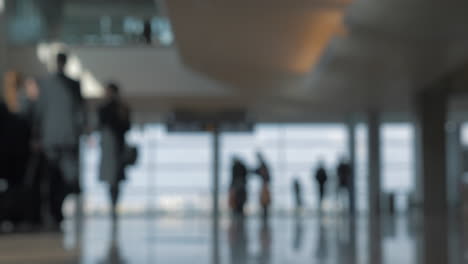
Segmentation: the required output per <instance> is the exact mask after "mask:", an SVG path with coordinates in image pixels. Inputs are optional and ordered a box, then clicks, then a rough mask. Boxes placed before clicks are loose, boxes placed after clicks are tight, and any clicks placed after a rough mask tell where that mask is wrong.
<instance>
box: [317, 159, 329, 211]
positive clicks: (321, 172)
mask: <svg viewBox="0 0 468 264" xmlns="http://www.w3.org/2000/svg"><path fill="white" fill-rule="evenodd" d="M327 180H328V175H327V171H326V170H325V165H324V162H323V161H320V162H319V165H318V167H317V169H316V171H315V181H316V182H317V185H318V191H319V206H318V207H319V211H320V212H321V211H322V210H323V198H324V197H325V185H326V183H327Z"/></svg>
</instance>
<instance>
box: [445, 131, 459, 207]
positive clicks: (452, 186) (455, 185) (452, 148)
mask: <svg viewBox="0 0 468 264" xmlns="http://www.w3.org/2000/svg"><path fill="white" fill-rule="evenodd" d="M446 132H447V136H446V138H447V178H448V179H447V180H448V182H447V195H448V197H447V199H448V203H449V207H450V208H451V209H456V208H457V207H458V206H459V205H460V181H461V177H462V175H463V167H462V164H463V161H462V157H463V148H462V142H461V125H460V124H459V123H458V122H450V123H449V124H448V125H447V126H446Z"/></svg>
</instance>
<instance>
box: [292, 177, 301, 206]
mask: <svg viewBox="0 0 468 264" xmlns="http://www.w3.org/2000/svg"><path fill="white" fill-rule="evenodd" d="M293 193H294V200H295V202H296V213H299V211H300V210H301V209H302V190H301V183H300V181H299V178H296V179H294V181H293Z"/></svg>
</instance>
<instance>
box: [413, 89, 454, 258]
mask: <svg viewBox="0 0 468 264" xmlns="http://www.w3.org/2000/svg"><path fill="white" fill-rule="evenodd" d="M448 85H449V82H447V81H443V82H440V83H438V84H437V85H434V86H431V87H428V88H426V89H424V90H423V91H422V92H420V93H419V94H417V98H416V117H417V125H418V128H419V129H418V134H417V140H418V143H417V146H418V148H419V149H418V153H419V160H418V162H419V173H420V175H419V176H418V177H419V183H420V184H422V198H423V205H422V209H423V215H422V219H423V220H422V225H423V237H422V241H421V249H422V251H423V252H422V262H423V263H429V264H430V263H448V239H447V235H448V226H447V225H448V222H447V216H448V199H447V198H448V196H447V159H446V157H447V140H446V139H447V138H446V123H447V111H448V110H447V93H446V91H447V90H448V88H449V87H448Z"/></svg>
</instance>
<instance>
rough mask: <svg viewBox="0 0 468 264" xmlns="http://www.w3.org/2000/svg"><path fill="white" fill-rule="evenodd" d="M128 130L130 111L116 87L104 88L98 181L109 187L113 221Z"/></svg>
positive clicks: (123, 170) (122, 178) (100, 114)
mask: <svg viewBox="0 0 468 264" xmlns="http://www.w3.org/2000/svg"><path fill="white" fill-rule="evenodd" d="M129 129H130V110H129V108H128V106H127V105H126V104H125V103H124V102H123V101H122V99H121V98H120V93H119V87H118V86H117V85H116V84H114V83H110V84H108V85H107V87H106V102H105V103H104V105H103V106H101V108H100V109H99V130H100V132H101V151H102V153H101V167H100V180H101V181H103V182H105V183H107V184H109V195H110V200H111V205H112V219H113V220H116V219H117V203H118V200H119V194H120V182H121V181H123V180H125V166H126V164H125V157H124V152H125V148H126V144H125V134H126V133H127V131H128V130H129Z"/></svg>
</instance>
